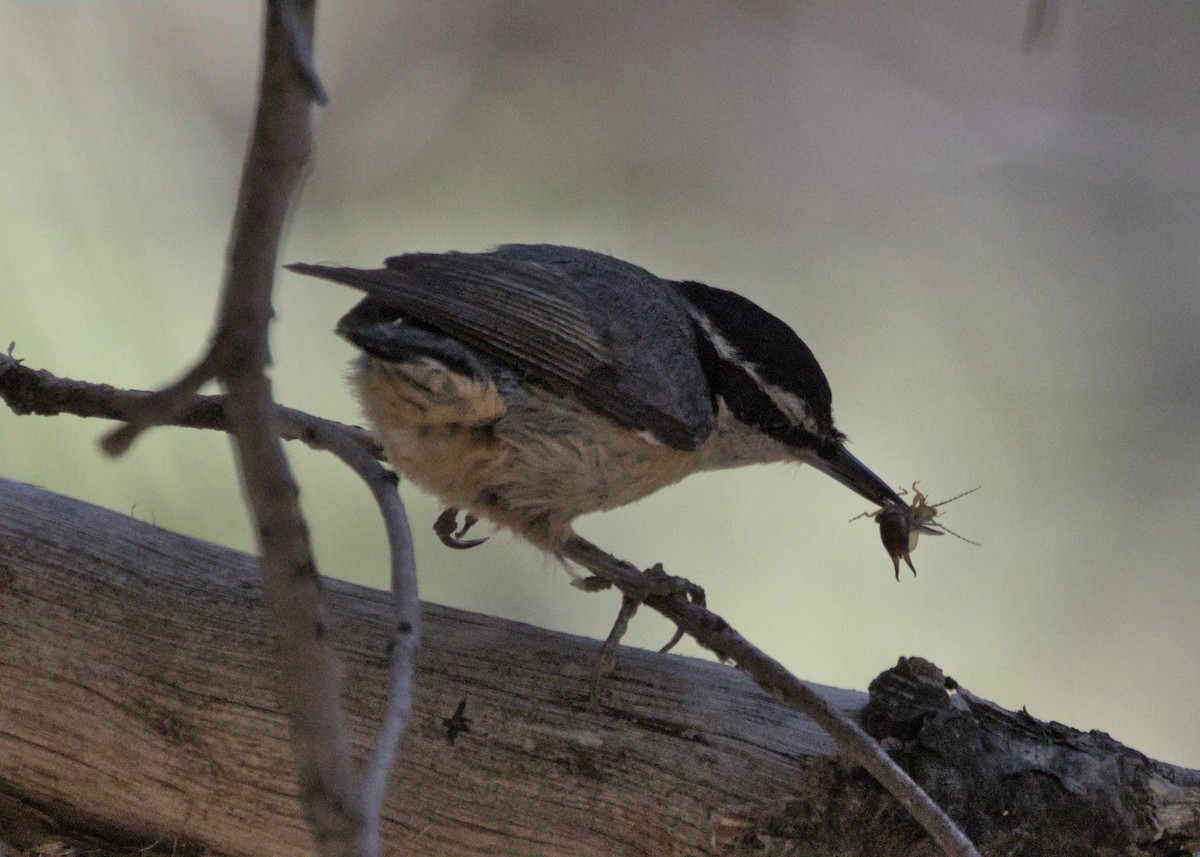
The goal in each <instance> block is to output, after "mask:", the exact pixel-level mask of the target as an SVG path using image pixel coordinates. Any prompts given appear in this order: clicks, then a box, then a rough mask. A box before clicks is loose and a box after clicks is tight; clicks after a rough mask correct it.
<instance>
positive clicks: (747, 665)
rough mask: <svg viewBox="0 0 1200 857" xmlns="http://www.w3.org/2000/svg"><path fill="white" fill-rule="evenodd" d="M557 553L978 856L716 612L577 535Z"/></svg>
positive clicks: (960, 854)
mask: <svg viewBox="0 0 1200 857" xmlns="http://www.w3.org/2000/svg"><path fill="white" fill-rule="evenodd" d="M562 555H563V556H565V557H566V558H568V559H570V560H573V561H575V562H577V563H579V564H580V565H581V566H583V567H584V568H586V569H587V570H588V571H590V572H592V573H593V574H595V575H596V576H597V577H600V578H603V579H604V580H607V581H609V582H610V583H612V584H613V585H614V586H616V587H617V588H618V589H620V590H621V592H622V593H623V594H624V595H627V596H632V597H634V598H639V599H642V600H644V601H645V603H646V604H647V605H649V606H650V607H652V608H654V609H655V610H657V611H658V612H659V613H661V614H662V615H664V616H666V617H667V618H668V619H670V620H671V621H672V622H674V623H675V624H676V625H677V626H678V627H680V628H683V629H684V630H686V631H687V633H688V634H690V635H691V636H692V637H693V638H694V639H695V640H696V642H698V643H700V645H702V646H704V647H705V648H707V649H710V650H711V651H713V652H715V653H716V654H717V655H719V656H720V657H722V658H726V659H728V660H731V661H733V662H734V663H735V664H737V665H738V667H740V668H741V669H742V670H744V671H745V672H746V673H747V674H749V675H750V677H751V678H753V679H754V681H755V682H757V683H758V686H759V687H761V688H762V689H763V690H765V691H767V693H769V694H771V695H772V696H774V697H775V698H776V699H778V700H780V701H781V702H784V703H786V704H787V705H789V706H791V707H792V708H794V709H796V710H797V711H800V712H802V713H803V714H805V715H807V716H808V717H810V718H811V719H812V720H814V721H815V722H816V723H817V725H819V726H820V727H821V728H822V729H824V730H825V731H826V732H828V733H829V734H830V735H831V736H833V738H834V740H836V741H837V743H838V745H839V746H840V747H842V749H843V750H845V751H846V753H847V754H848V755H849V756H850V757H851V758H852V759H853V760H854V761H856V762H857V763H858V764H860V765H862V766H863V767H864V768H866V769H867V771H868V772H869V773H870V774H871V776H873V777H874V778H875V780H876V781H877V782H878V783H879V784H880V785H882V786H883V787H884V788H885V789H887V790H888V792H890V793H891V795H892V797H894V798H895V799H896V800H897V801H899V802H900V804H901V805H902V806H903V807H904V808H905V809H907V810H908V812H909V813H910V814H911V815H912V817H913V818H914V819H916V821H917V823H918V824H920V825H921V827H922V828H924V830H925V832H926V833H928V834H929V836H930V838H932V839H933V841H934V842H936V843H937V844H938V846H939V847H940V848H941V849H942V851H943V852H944V853H945V854H947V855H952V857H979V852H978V851H977V850H976V849H975V846H974V845H972V844H971V841H970V840H969V839H967V837H966V836H965V835H964V834H963V833H962V831H961V830H959V829H958V826H957V825H956V824H955V823H954V822H953V821H952V820H951V819H950V817H949V816H947V815H946V813H945V812H944V811H943V810H942V808H941V807H939V806H938V805H937V804H936V803H934V802H933V800H932V799H931V798H930V797H929V795H927V794H926V793H925V791H924V790H923V789H922V788H921V787H920V786H919V785H917V784H916V783H915V782H914V781H913V779H912V778H911V777H910V776H909V775H908V774H907V773H905V772H904V770H903V769H902V768H901V767H900V766H899V765H897V764H896V763H895V762H894V761H893V760H892V758H891V757H890V756H888V754H887V753H886V752H884V750H883V748H882V747H880V746H879V744H878V743H877V742H876V741H875V740H874V739H873V738H872V737H871V736H870V735H868V734H867V733H866V732H865V731H863V728H862V727H861V726H859V725H858V724H857V723H855V722H854V721H853V720H851V719H850V718H849V717H847V716H846V715H845V714H843V713H842V712H840V711H838V710H837V709H836V708H834V707H833V706H832V705H830V704H829V702H828V701H827V700H825V698H824V697H822V696H821V695H820V694H818V693H817V692H816V691H814V690H812V689H811V688H810V687H808V685H806V684H804V682H802V681H800V679H798V678H796V677H795V676H794V675H792V674H791V673H790V672H788V671H787V670H786V669H785V668H784V667H783V665H782V664H780V663H779V662H778V661H776V660H775V659H774V658H772V657H770V656H769V655H767V654H766V653H765V652H763V651H762V650H760V649H759V648H758V647H756V646H755V645H753V644H752V643H751V642H749V641H748V640H747V639H746V638H745V637H743V636H742V635H741V634H739V633H738V632H737V631H735V630H734V629H733V627H732V626H730V624H729V623H728V622H726V621H725V620H724V619H722V618H721V617H720V616H718V615H717V614H715V613H713V612H711V611H709V610H708V609H707V608H705V607H704V606H703V605H700V604H697V603H695V602H693V601H691V600H690V599H688V598H686V597H684V596H683V595H679V594H676V595H659V594H655V593H650V594H647V590H646V580H645V577H644V576H643V574H642V572H641V571H639V570H638V569H637V568H635V567H634V566H632V565H630V564H629V563H626V562H622V561H621V560H619V559H617V558H616V557H613V556H611V555H610V554H608V553H605V552H604V551H602V550H601V549H600V548H598V547H596V546H595V545H593V544H591V543H590V542H588V541H586V540H584V539H582V538H580V537H579V536H574V537H573V538H572V539H571V540H570V541H569V542H567V544H566V546H565V547H564V548H563V549H562Z"/></svg>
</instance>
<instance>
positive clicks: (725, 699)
mask: <svg viewBox="0 0 1200 857" xmlns="http://www.w3.org/2000/svg"><path fill="white" fill-rule="evenodd" d="M327 597H328V599H329V603H330V607H331V613H332V615H333V616H334V618H335V627H334V629H333V631H332V633H334V634H335V635H336V637H337V639H338V642H339V649H340V651H341V653H342V656H343V658H344V660H345V663H346V680H345V694H344V695H345V699H346V703H347V706H348V708H349V710H350V714H351V717H352V720H353V723H354V727H355V735H356V743H357V746H358V747H359V748H360V752H363V751H364V748H365V747H366V745H367V742H368V736H369V734H370V732H371V730H372V728H373V725H374V720H375V717H376V715H377V713H378V711H379V710H380V708H381V706H382V704H383V692H384V688H383V681H384V680H383V676H384V674H385V670H386V657H385V652H384V651H383V645H384V641H385V640H386V639H387V638H388V626H389V619H388V615H389V607H388V603H387V596H386V594H384V593H380V592H375V591H373V590H368V589H364V588H362V587H358V586H353V585H351V584H346V583H341V582H337V581H329V582H328V583H327ZM261 614H262V610H261V593H260V588H259V582H258V572H257V568H256V564H255V561H254V560H253V558H252V557H248V556H246V555H244V554H240V553H237V552H235V551H230V550H228V549H225V548H221V547H219V546H216V545H212V544H209V543H206V542H201V541H198V540H195V539H190V538H187V537H184V536H180V535H177V534H174V533H170V532H167V531H164V530H161V529H159V528H157V527H154V526H152V525H150V524H147V523H144V522H141V521H136V520H133V519H131V518H128V517H126V516H123V515H120V514H117V513H114V512H110V511H106V510H103V509H99V508H97V507H94V506H89V505H87V504H84V503H80V502H78V501H74V500H70V499H68V498H64V497H60V496H57V495H53V494H49V493H47V492H44V491H41V490H39V489H36V488H32V487H30V486H25V485H21V484H18V483H13V482H6V481H4V480H0V841H2V842H5V843H7V845H8V846H9V847H10V848H20V849H33V848H36V847H38V846H41V845H43V844H45V843H46V842H48V841H53V840H59V841H64V842H67V843H85V844H88V845H89V846H95V847H100V848H102V849H107V850H109V851H120V850H122V849H135V848H146V847H147V846H153V847H157V848H158V849H160V850H161V851H163V852H164V853H175V854H189V853H192V854H204V853H210V854H214V853H215V854H225V855H299V854H304V853H307V852H311V843H310V841H309V834H308V831H307V829H306V827H305V825H304V823H303V822H302V820H301V818H300V811H299V805H298V802H297V800H296V797H295V790H296V787H295V776H294V768H293V764H292V761H291V758H290V755H289V753H290V751H289V749H288V748H289V744H288V742H287V726H286V723H285V721H284V719H283V718H282V716H281V715H280V714H279V713H278V712H277V710H276V709H277V705H276V699H275V688H274V683H273V670H274V666H273V659H272V645H273V643H272V640H271V638H270V637H269V635H268V634H267V633H266V632H265V631H264V629H263V622H262V615H261ZM424 623H425V624H424V634H423V642H424V648H423V650H422V653H421V657H420V674H419V679H418V685H417V698H416V705H415V709H414V719H413V725H412V729H411V731H410V734H409V735H408V736H407V738H406V739H405V746H404V749H403V751H402V758H401V761H400V763H399V765H398V770H397V774H396V776H395V778H394V782H393V789H392V794H391V796H390V798H389V801H388V806H387V810H386V812H385V816H386V817H385V822H384V837H385V841H386V842H387V843H388V850H391V851H395V852H396V853H408V854H430V855H479V854H530V855H593V854H594V855H635V854H636V855H674V854H697V855H698V854H728V853H742V852H743V851H744V852H745V853H763V850H762V849H763V848H770V847H778V848H779V849H780V850H779V852H778V853H784V851H783V850H782V849H783V848H784V843H795V844H797V845H799V844H803V846H804V848H803V850H802V852H801V853H811V854H847V855H848V854H884V853H886V854H914V855H915V854H932V853H933V852H932V850H931V849H930V846H929V845H928V844H927V843H926V842H924V841H923V840H922V838H921V835H920V833H919V831H918V830H917V829H916V828H915V826H914V825H913V824H912V822H911V821H910V820H908V819H907V817H906V816H905V814H904V813H903V811H902V810H900V809H899V808H898V807H897V806H896V805H895V804H894V803H893V802H892V801H891V799H890V798H888V797H887V796H886V795H885V794H883V793H882V792H881V791H880V790H879V789H878V788H877V787H876V786H875V785H874V784H873V783H872V782H871V781H870V779H869V778H867V777H866V776H865V775H862V774H861V773H860V772H856V771H852V770H848V769H846V768H845V767H844V766H842V765H841V764H840V763H839V762H837V761H836V760H834V759H832V758H831V754H832V753H833V751H834V747H833V745H832V743H831V742H830V741H829V739H828V738H827V737H826V736H824V735H823V734H822V733H821V732H820V731H819V730H817V729H816V728H815V727H814V726H813V725H812V724H811V723H809V722H808V721H807V720H805V719H804V718H803V717H801V716H799V715H797V714H795V713H793V712H792V711H791V710H789V709H787V708H785V707H783V706H780V705H777V704H776V703H774V702H773V701H772V700H770V699H769V698H767V697H766V696H765V695H764V694H763V693H762V692H761V691H760V690H758V689H757V688H756V687H755V685H754V684H753V683H752V682H750V681H749V680H748V679H746V678H745V677H743V676H741V675H740V674H739V673H737V671H736V670H734V669H732V668H730V667H726V666H723V665H720V664H714V663H709V662H705V661H700V660H696V659H691V658H683V657H678V656H669V655H656V654H652V653H648V652H642V651H636V650H622V656H621V658H620V663H619V665H618V669H617V671H616V673H615V674H613V675H612V676H611V677H609V678H608V679H607V681H606V683H605V685H604V690H603V694H602V700H601V702H600V704H599V706H596V707H593V706H592V705H591V704H590V703H589V678H590V675H591V670H592V666H593V664H594V660H595V657H596V651H597V647H598V644H597V643H596V642H595V641H591V640H585V639H581V638H578V637H573V636H570V635H566V634H559V633H554V632H550V631H544V630H540V629H537V628H532V627H530V626H527V625H522V624H519V623H514V622H507V621H502V620H499V619H495V618H491V617H486V616H480V615H476V614H470V613H464V612H462V611H457V610H451V609H448V608H444V607H438V606H435V605H426V607H425V611H424ZM824 692H825V693H827V694H829V695H830V696H831V697H832V698H834V699H835V700H836V701H837V703H838V705H839V706H840V707H843V708H844V709H845V710H847V711H852V712H856V713H857V712H861V711H862V710H863V708H864V706H865V705H866V703H867V697H866V695H864V694H861V693H855V692H851V691H842V690H834V689H825V690H824ZM463 701H465V706H464V707H463V711H462V712H461V715H462V717H459V718H456V717H455V714H456V711H457V709H458V708H459V707H460V703H462V702H463ZM918 703H919V705H918ZM867 711H868V713H869V715H870V716H869V717H868V718H867V721H866V722H867V724H868V726H869V727H870V728H872V729H873V730H874V731H875V732H876V734H878V735H880V736H884V737H886V739H887V740H888V742H889V745H890V746H892V747H894V748H895V753H896V755H897V756H898V757H899V758H901V759H903V760H905V762H906V764H907V765H908V766H909V768H910V770H912V771H915V772H916V773H917V774H918V775H919V779H920V780H921V781H922V782H923V783H925V784H926V786H927V788H929V789H930V790H931V793H933V795H934V797H935V798H936V799H938V800H940V801H942V802H943V804H944V805H946V806H947V807H948V808H949V809H950V811H951V814H952V815H953V816H955V817H956V818H957V819H959V820H960V821H962V823H964V824H965V825H966V827H967V832H968V833H969V834H970V835H972V836H973V837H974V838H975V839H976V842H977V843H978V844H980V846H981V849H982V850H984V852H985V853H996V854H999V853H1019V854H1030V855H1033V854H1043V853H1044V854H1071V853H1079V854H1102V853H1113V854H1117V853H1121V854H1175V853H1187V849H1189V848H1194V847H1195V846H1196V844H1197V842H1200V773H1197V772H1192V771H1185V770H1182V769H1178V768H1173V767H1171V766H1167V765H1162V764H1160V763H1155V762H1151V761H1149V760H1147V759H1145V757H1143V756H1141V755H1140V754H1138V753H1136V752H1134V751H1132V750H1128V749H1127V748H1123V747H1121V746H1120V745H1118V744H1116V742H1113V741H1111V739H1108V738H1107V736H1099V735H1096V734H1092V735H1087V736H1082V737H1081V736H1080V733H1075V732H1073V731H1071V730H1067V729H1066V728H1065V727H1060V726H1058V725H1057V724H1040V723H1039V722H1038V721H1034V720H1033V718H1029V717H1028V716H1027V715H1021V714H1018V715H1013V714H1011V713H1010V712H1005V711H1003V710H1002V709H999V708H997V707H995V706H992V705H991V704H990V703H986V702H985V701H983V700H979V699H977V698H975V697H973V696H971V695H970V694H967V693H966V692H965V691H962V690H961V689H957V690H956V689H955V688H954V686H953V685H951V686H950V687H949V688H948V687H947V683H946V681H945V680H943V679H942V678H941V677H940V673H937V672H936V668H933V667H932V665H928V664H925V663H924V662H921V661H918V660H915V659H914V660H912V661H905V662H902V664H901V665H900V667H898V668H897V669H896V670H893V671H890V672H889V673H887V674H885V677H881V679H880V680H878V681H877V682H876V686H873V696H872V701H871V705H870V707H869V708H868V709H867ZM463 718H465V720H464V719H463ZM1014 718H1015V719H1014ZM1014 724H1016V726H1014ZM464 727H465V728H464ZM1055 754H1057V755H1055ZM1052 759H1053V760H1056V761H1050V760H1052ZM1022 760H1023V762H1022ZM1018 766H1020V767H1018ZM981 788H982V789H987V791H983V792H980V791H977V789H981ZM1006 789H1007V790H1006ZM979 795H984V796H985V797H979ZM1081 796H1082V797H1081ZM1096 813H1100V814H1101V816H1102V817H1103V819H1105V821H1104V823H1101V822H1100V821H1099V820H1098V818H1099V816H1097V815H1096ZM1072 824H1073V825H1074V826H1070V825H1072ZM1047 831H1056V832H1057V834H1056V836H1057V838H1056V839H1054V840H1053V849H1054V850H1046V849H1049V848H1050V847H1051V839H1049V838H1047V836H1048V834H1047ZM1043 843H1045V848H1043ZM1064 843H1068V844H1069V843H1076V844H1077V846H1078V849H1086V850H1072V849H1071V848H1067V847H1065V845H1064ZM768 853H769V852H768Z"/></svg>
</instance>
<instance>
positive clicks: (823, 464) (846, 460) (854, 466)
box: [808, 443, 908, 509]
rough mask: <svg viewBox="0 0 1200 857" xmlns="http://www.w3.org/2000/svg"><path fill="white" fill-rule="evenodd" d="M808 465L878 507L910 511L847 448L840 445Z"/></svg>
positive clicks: (886, 485)
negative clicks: (894, 507) (893, 507)
mask: <svg viewBox="0 0 1200 857" xmlns="http://www.w3.org/2000/svg"><path fill="white" fill-rule="evenodd" d="M808 463H809V464H811V465H812V466H813V467H815V468H817V470H820V471H821V472H822V473H824V474H825V475H826V476H831V477H833V478H834V479H836V480H837V481H838V482H841V483H842V484H843V485H845V486H846V487H847V488H849V489H850V490H851V491H853V492H854V493H855V494H857V495H859V496H860V497H865V498H866V499H867V500H869V501H871V502H872V503H874V504H875V505H877V506H899V507H900V508H901V509H908V504H907V503H905V502H904V501H903V500H902V499H900V495H899V494H897V493H896V492H895V491H893V490H892V489H891V487H890V486H889V485H888V484H887V483H886V482H884V481H883V480H882V479H880V478H879V477H878V476H876V475H875V474H874V473H872V472H871V471H870V470H868V469H867V466H866V465H865V464H863V463H862V462H861V461H859V460H858V459H857V458H855V457H854V456H853V455H851V454H850V453H849V452H847V451H846V447H844V446H843V445H842V444H840V443H839V444H837V446H835V447H834V448H833V451H832V452H831V453H829V454H827V455H823V456H822V455H814V456H813V457H812V458H810V459H808Z"/></svg>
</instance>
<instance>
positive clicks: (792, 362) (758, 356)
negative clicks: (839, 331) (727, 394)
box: [675, 282, 834, 434]
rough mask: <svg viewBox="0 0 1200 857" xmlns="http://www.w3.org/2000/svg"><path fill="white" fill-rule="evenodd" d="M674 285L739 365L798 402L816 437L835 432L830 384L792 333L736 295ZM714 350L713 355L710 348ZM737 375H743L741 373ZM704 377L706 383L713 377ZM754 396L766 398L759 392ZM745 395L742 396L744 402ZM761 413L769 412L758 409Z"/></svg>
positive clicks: (698, 285)
mask: <svg viewBox="0 0 1200 857" xmlns="http://www.w3.org/2000/svg"><path fill="white" fill-rule="evenodd" d="M675 286H676V288H678V289H679V290H680V292H681V293H682V294H683V295H684V297H686V298H687V299H688V300H689V301H690V302H691V303H692V305H693V306H694V307H695V308H696V309H697V310H698V311H699V312H700V313H701V314H702V316H703V317H704V319H705V322H706V323H707V325H708V326H709V327H710V329H711V330H712V331H713V332H714V333H715V334H716V335H718V336H720V337H721V338H722V339H723V340H725V341H726V342H727V343H729V344H730V345H731V346H732V347H733V348H735V349H736V350H737V352H738V356H739V357H740V358H741V359H742V360H744V361H746V362H747V363H749V364H750V365H751V366H753V367H754V371H755V373H756V374H757V375H758V377H759V378H761V379H762V380H763V381H764V382H766V383H768V384H771V385H772V386H774V387H777V388H778V389H779V390H781V391H782V392H784V393H789V394H791V395H793V396H795V397H796V398H797V399H799V400H800V401H801V402H803V403H804V408H805V412H806V413H807V415H808V416H809V417H810V418H811V419H812V421H813V422H814V423H815V424H816V428H817V430H818V431H819V432H820V433H821V434H832V433H833V432H834V428H833V413H832V401H833V396H832V394H831V392H830V390H829V382H828V381H827V380H826V378H825V373H824V372H823V371H822V370H821V365H820V364H819V363H818V362H817V358H816V357H815V356H813V353H812V351H811V350H810V349H809V347H808V346H807V345H805V344H804V342H803V340H801V339H800V337H798V336H797V335H796V332H795V331H794V330H792V329H791V328H790V327H789V326H788V325H787V324H786V323H785V322H783V321H782V320H780V319H778V318H776V317H775V316H773V315H771V313H769V312H767V311H766V310H765V309H763V308H762V307H760V306H758V305H757V304H756V303H754V302H753V301H750V300H748V299H746V298H744V297H742V296H741V295H739V294H736V293H735V292H730V291H726V290H724V289H717V288H713V287H712V286H706V285H704V284H703V283H695V282H678V283H675ZM698 328H699V332H698V334H697V336H698V338H699V337H700V336H704V337H705V338H707V333H704V331H703V326H701V325H698ZM709 344H710V346H711V343H709ZM713 350H714V352H715V351H716V349H715V348H714V349H713ZM718 356H719V355H718ZM707 371H708V370H706V372H707ZM741 371H742V373H743V374H745V369H744V368H742V370H741ZM708 374H709V377H710V382H711V380H712V378H713V377H714V375H713V374H712V373H708ZM748 380H749V383H751V384H754V385H755V387H758V386H759V385H758V384H757V383H756V382H755V381H754V379H753V378H749V379H748ZM727 383H731V384H734V385H735V386H738V385H741V384H743V383H745V382H744V381H741V380H738V381H734V380H733V378H732V376H731V377H730V378H729V379H727ZM759 392H760V393H761V394H762V395H763V396H765V395H766V393H765V392H762V391H761V389H760V391H759ZM748 395H749V394H748V393H747V394H744V395H743V398H746V397H747V396H748ZM747 405H748V402H747ZM770 410H773V411H776V412H778V411H779V408H778V407H777V406H775V405H774V404H773V403H772V404H771V408H770ZM761 413H769V411H767V410H762V411H761ZM739 418H740V417H739ZM787 422H788V424H789V425H791V423H792V421H791V420H788V421H787ZM759 424H760V423H759V422H755V423H753V425H759ZM764 430H765V429H764Z"/></svg>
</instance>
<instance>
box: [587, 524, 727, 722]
mask: <svg viewBox="0 0 1200 857" xmlns="http://www.w3.org/2000/svg"><path fill="white" fill-rule="evenodd" d="M573 541H574V543H575V544H576V545H577V546H578V547H579V548H581V549H582V550H583V551H584V552H585V555H581V554H580V553H578V552H574V553H573V555H572V557H571V558H572V559H574V560H575V561H576V562H578V563H579V564H580V565H583V566H584V567H586V568H590V569H593V570H595V569H596V566H594V565H591V564H589V563H588V562H587V558H588V557H587V556H586V553H587V552H592V551H594V552H595V553H596V554H601V551H600V549H599V548H597V547H596V546H595V545H592V544H590V543H589V542H585V541H584V540H582V539H580V538H578V537H575V538H574V540H573ZM637 581H638V582H637V585H635V586H628V585H626V586H622V587H621V592H622V596H621V609H620V611H619V612H618V613H617V619H616V621H615V622H614V623H613V627H612V630H611V631H609V633H608V638H607V639H605V641H604V644H603V645H602V646H601V647H600V655H599V657H598V658H597V659H596V665H595V667H594V669H593V671H592V681H591V700H592V703H593V704H596V703H597V702H598V699H599V692H600V681H601V680H602V679H603V677H604V676H606V675H608V674H609V673H611V672H612V671H613V669H614V668H615V667H616V652H617V648H618V646H619V645H620V643H621V638H622V637H624V636H625V632H626V631H627V630H628V628H629V620H630V619H632V618H633V615H634V614H635V613H636V612H637V608H638V606H639V605H641V603H642V602H643V601H645V600H646V599H648V598H655V597H659V598H668V597H671V596H674V595H683V596H685V597H686V598H687V599H688V600H690V601H692V602H693V603H695V604H699V605H700V606H702V607H703V606H704V605H705V595H704V589H703V588H702V587H700V586H698V585H697V584H695V583H692V582H691V581H690V580H687V579H686V578H683V577H676V576H674V575H670V574H667V573H666V571H665V570H664V569H663V567H662V563H656V564H655V565H654V566H652V567H651V568H648V569H646V570H645V571H642V572H640V573H639V576H638V578H637ZM613 584H614V581H612V580H609V579H607V578H605V577H602V576H601V575H599V574H595V575H593V576H591V577H585V578H579V579H577V580H575V581H573V584H572V585H574V586H576V587H578V588H579V589H582V590H584V591H585V592H600V591H601V590H604V589H608V588H609V587H611V586H612V585H613ZM682 638H683V630H682V629H677V630H676V631H675V633H674V634H673V635H672V636H671V639H670V640H668V641H667V644H666V645H665V646H663V647H662V648H661V649H660V650H659V651H660V652H669V651H670V650H671V649H673V648H674V647H675V644H676V643H678V642H679V641H680V640H681V639H682Z"/></svg>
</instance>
